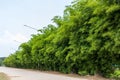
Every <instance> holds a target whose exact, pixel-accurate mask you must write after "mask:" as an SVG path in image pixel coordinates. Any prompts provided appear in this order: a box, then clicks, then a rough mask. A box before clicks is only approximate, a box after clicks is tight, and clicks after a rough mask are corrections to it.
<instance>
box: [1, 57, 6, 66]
mask: <svg viewBox="0 0 120 80" xmlns="http://www.w3.org/2000/svg"><path fill="white" fill-rule="evenodd" d="M4 59H5V57H0V66H2V65H3V61H4Z"/></svg>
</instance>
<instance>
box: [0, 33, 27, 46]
mask: <svg viewBox="0 0 120 80" xmlns="http://www.w3.org/2000/svg"><path fill="white" fill-rule="evenodd" d="M15 41H16V42H18V43H23V42H26V41H28V38H27V37H26V36H25V35H23V34H21V33H16V34H13V33H11V32H9V31H4V33H3V35H2V36H0V44H11V43H13V42H15Z"/></svg>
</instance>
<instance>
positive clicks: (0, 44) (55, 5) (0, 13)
mask: <svg viewBox="0 0 120 80" xmlns="http://www.w3.org/2000/svg"><path fill="white" fill-rule="evenodd" d="M71 1H73V0H0V57H3V56H8V55H9V54H11V53H13V52H15V50H17V48H18V46H19V45H20V43H22V42H26V41H28V40H29V39H30V37H31V34H35V33H37V31H35V30H32V29H30V28H27V27H25V26H23V25H29V26H32V27H34V28H36V29H41V28H42V27H44V26H47V25H48V24H49V23H51V19H52V18H53V17H54V16H56V15H60V16H62V14H63V11H64V9H65V6H66V5H69V4H70V3H71ZM17 41H18V42H17Z"/></svg>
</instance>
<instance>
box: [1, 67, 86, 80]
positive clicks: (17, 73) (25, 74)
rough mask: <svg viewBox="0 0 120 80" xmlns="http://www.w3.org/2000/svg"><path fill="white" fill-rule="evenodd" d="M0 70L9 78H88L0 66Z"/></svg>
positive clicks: (38, 79)
mask: <svg viewBox="0 0 120 80" xmlns="http://www.w3.org/2000/svg"><path fill="white" fill-rule="evenodd" d="M0 72H3V73H5V74H7V75H8V76H9V77H10V78H11V80H88V79H84V78H77V77H70V76H66V75H59V74H50V73H46V72H40V71H32V70H25V69H17V68H8V67H0Z"/></svg>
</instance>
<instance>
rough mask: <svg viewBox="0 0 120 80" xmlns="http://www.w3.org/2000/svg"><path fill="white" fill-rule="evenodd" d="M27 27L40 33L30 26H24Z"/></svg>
mask: <svg viewBox="0 0 120 80" xmlns="http://www.w3.org/2000/svg"><path fill="white" fill-rule="evenodd" d="M24 26H25V27H28V28H30V29H33V30H35V31H38V29H36V28H33V27H31V26H28V25H24Z"/></svg>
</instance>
